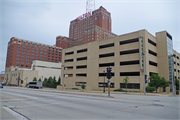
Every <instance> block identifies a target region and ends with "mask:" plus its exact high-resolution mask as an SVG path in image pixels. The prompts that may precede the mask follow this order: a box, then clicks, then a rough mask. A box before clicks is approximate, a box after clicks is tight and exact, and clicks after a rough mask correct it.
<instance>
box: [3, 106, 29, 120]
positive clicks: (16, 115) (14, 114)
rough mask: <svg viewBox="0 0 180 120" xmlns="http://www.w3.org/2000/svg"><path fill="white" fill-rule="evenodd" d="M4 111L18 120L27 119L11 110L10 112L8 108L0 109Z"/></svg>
mask: <svg viewBox="0 0 180 120" xmlns="http://www.w3.org/2000/svg"><path fill="white" fill-rule="evenodd" d="M2 108H3V109H4V110H6V111H7V112H9V113H10V114H12V115H13V116H14V117H16V118H17V119H18V120H28V119H27V118H25V117H24V116H22V115H20V114H19V113H17V112H14V111H13V110H11V109H10V108H8V107H2Z"/></svg>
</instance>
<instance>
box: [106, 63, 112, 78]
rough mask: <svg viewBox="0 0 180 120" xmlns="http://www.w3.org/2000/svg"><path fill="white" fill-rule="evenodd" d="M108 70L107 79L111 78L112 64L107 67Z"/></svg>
mask: <svg viewBox="0 0 180 120" xmlns="http://www.w3.org/2000/svg"><path fill="white" fill-rule="evenodd" d="M106 71H107V74H106V77H107V79H111V67H110V66H109V67H107V68H106Z"/></svg>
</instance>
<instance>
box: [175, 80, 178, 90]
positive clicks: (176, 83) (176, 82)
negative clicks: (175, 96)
mask: <svg viewBox="0 0 180 120" xmlns="http://www.w3.org/2000/svg"><path fill="white" fill-rule="evenodd" d="M175 85H176V90H179V80H178V79H177V78H175Z"/></svg>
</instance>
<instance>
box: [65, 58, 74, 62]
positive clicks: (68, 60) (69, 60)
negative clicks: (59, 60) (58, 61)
mask: <svg viewBox="0 0 180 120" xmlns="http://www.w3.org/2000/svg"><path fill="white" fill-rule="evenodd" d="M64 62H73V59H67V60H65V61H64Z"/></svg>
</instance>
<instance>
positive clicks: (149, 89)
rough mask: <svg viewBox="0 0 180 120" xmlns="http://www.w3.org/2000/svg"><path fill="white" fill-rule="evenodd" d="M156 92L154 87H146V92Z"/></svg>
mask: <svg viewBox="0 0 180 120" xmlns="http://www.w3.org/2000/svg"><path fill="white" fill-rule="evenodd" d="M153 91H156V88H155V87H150V86H146V92H153Z"/></svg>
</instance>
